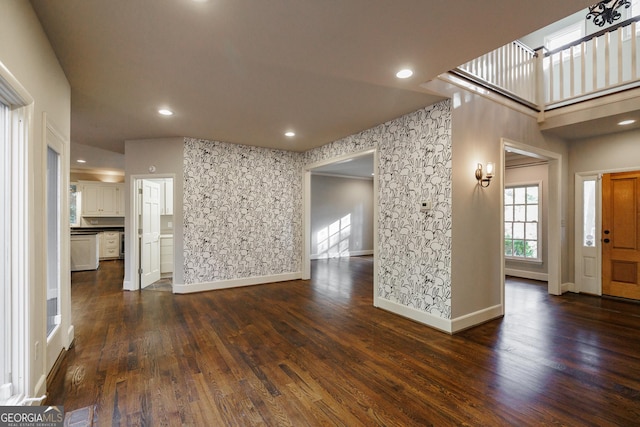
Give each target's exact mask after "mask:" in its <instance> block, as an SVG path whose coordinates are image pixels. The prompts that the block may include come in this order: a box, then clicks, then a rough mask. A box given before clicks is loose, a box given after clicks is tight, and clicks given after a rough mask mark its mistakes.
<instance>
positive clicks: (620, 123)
mask: <svg viewBox="0 0 640 427" xmlns="http://www.w3.org/2000/svg"><path fill="white" fill-rule="evenodd" d="M635 122H636V121H635V120H633V119H629V120H623V121H621V122H619V123H618V125H620V126H626V125H630V124H633V123H635Z"/></svg>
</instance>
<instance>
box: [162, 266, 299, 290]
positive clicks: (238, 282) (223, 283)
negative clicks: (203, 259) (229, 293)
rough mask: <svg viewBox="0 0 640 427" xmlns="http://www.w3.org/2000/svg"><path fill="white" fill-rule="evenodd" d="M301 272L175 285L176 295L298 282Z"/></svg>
mask: <svg viewBox="0 0 640 427" xmlns="http://www.w3.org/2000/svg"><path fill="white" fill-rule="evenodd" d="M301 277H302V273H301V272H299V271H298V272H295V273H283V274H274V275H271V276H256V277H246V278H241V279H230V280H220V281H217V282H204V283H193V284H190V285H181V284H175V283H174V284H173V293H174V294H189V293H193V292H205V291H215V290H219V289H229V288H239V287H242V286H253V285H263V284H265V283H274V282H285V281H288V280H298V279H300V278H301Z"/></svg>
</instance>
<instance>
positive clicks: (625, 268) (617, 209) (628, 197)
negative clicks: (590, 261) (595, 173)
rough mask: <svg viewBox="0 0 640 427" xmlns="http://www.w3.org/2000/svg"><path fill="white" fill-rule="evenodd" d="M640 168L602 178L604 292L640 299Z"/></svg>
mask: <svg viewBox="0 0 640 427" xmlns="http://www.w3.org/2000/svg"><path fill="white" fill-rule="evenodd" d="M639 264H640V171H638V172H622V173H613V174H605V175H603V177H602V293H603V294H604V295H611V296H616V297H622V298H631V299H640V268H639Z"/></svg>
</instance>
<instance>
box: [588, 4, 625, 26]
mask: <svg viewBox="0 0 640 427" xmlns="http://www.w3.org/2000/svg"><path fill="white" fill-rule="evenodd" d="M621 7H625V8H626V9H629V8H630V7H631V2H630V1H629V0H603V1H601V2H600V3H598V4H594V5H593V6H589V13H588V14H587V19H593V23H594V24H596V25H597V26H598V27H604V25H605V24H613V23H614V22H615V21H617V20H618V19H620V18H621V17H622V15H621V14H620V12H618V9H620V8H621Z"/></svg>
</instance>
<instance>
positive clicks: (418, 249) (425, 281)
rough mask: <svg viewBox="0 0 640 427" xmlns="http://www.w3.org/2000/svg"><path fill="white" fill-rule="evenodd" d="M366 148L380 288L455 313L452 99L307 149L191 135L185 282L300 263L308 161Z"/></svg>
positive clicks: (435, 311)
mask: <svg viewBox="0 0 640 427" xmlns="http://www.w3.org/2000/svg"><path fill="white" fill-rule="evenodd" d="M369 148H378V151H379V165H378V166H379V170H378V171H377V173H378V177H379V194H378V200H379V215H378V228H379V239H378V249H379V254H378V255H379V262H378V267H377V268H378V274H379V280H378V284H379V295H378V296H379V297H381V298H384V299H387V300H389V301H392V302H396V303H399V304H402V305H405V306H407V307H411V308H415V309H417V310H420V311H424V312H427V313H429V314H432V315H434V316H438V317H441V318H445V319H451V107H450V102H449V101H443V102H441V103H438V104H435V105H433V106H430V107H427V108H425V109H422V110H419V111H416V112H414V113H411V114H407V115H405V116H403V117H400V118H398V119H395V120H392V121H389V122H387V123H384V124H382V125H379V126H376V127H374V128H372V129H369V130H366V131H364V132H361V133H359V134H356V135H351V136H349V137H347V138H343V139H341V140H339V141H335V142H332V143H330V144H327V145H324V146H322V147H319V148H317V149H314V150H310V151H308V152H306V153H304V154H300V153H294V152H286V151H278V150H270V149H264V148H258V147H250V146H240V145H235V144H228V143H222V142H215V141H206V140H199V139H192V138H186V139H185V150H184V179H185V182H184V259H185V266H184V279H185V281H184V283H185V284H194V283H204V282H215V281H220V280H227V279H236V278H249V277H256V276H268V275H274V274H282V273H292V272H297V271H300V269H301V266H300V258H301V254H302V214H303V211H302V170H303V165H305V164H307V165H309V164H313V163H316V162H319V161H321V160H326V159H331V158H334V157H337V156H341V155H344V154H348V153H354V152H358V151H362V150H365V149H369ZM427 199H431V200H432V202H433V209H432V211H431V212H430V213H428V214H424V213H421V212H420V211H419V207H420V203H421V202H422V201H423V200H427Z"/></svg>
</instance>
